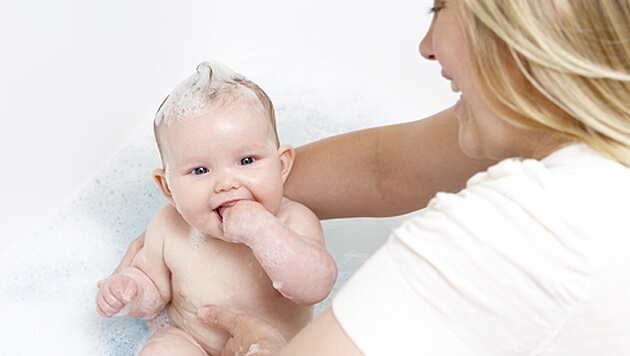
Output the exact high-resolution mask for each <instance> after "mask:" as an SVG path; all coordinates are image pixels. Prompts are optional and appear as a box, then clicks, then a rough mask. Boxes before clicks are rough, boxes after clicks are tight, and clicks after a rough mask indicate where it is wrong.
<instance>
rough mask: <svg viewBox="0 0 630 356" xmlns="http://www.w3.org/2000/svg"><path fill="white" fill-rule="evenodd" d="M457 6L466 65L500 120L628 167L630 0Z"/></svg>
mask: <svg viewBox="0 0 630 356" xmlns="http://www.w3.org/2000/svg"><path fill="white" fill-rule="evenodd" d="M461 4H462V5H463V11H462V13H463V17H464V18H463V19H462V20H463V23H465V24H466V26H467V27H466V30H467V33H468V35H469V36H470V43H471V51H472V53H471V58H473V62H474V63H473V67H472V69H471V70H472V72H473V75H475V76H476V79H477V81H478V83H479V88H480V90H481V91H482V94H483V95H484V96H485V97H486V99H487V100H488V102H489V103H490V104H491V105H493V107H494V109H495V110H496V111H497V112H498V113H499V114H500V115H502V117H504V118H505V119H506V120H508V121H510V122H512V123H514V124H516V125H519V126H521V127H526V128H531V129H538V130H545V131H549V132H553V133H554V134H556V135H557V136H558V138H559V142H562V143H563V144H564V143H568V142H584V143H586V144H588V145H589V146H591V147H592V148H593V149H595V150H597V151H599V152H600V153H602V154H604V155H605V156H607V157H609V158H612V159H614V160H616V161H618V162H621V163H622V164H624V165H626V166H630V105H629V103H630V1H628V0H510V1H503V0H462V2H461Z"/></svg>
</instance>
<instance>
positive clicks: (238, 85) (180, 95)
mask: <svg viewBox="0 0 630 356" xmlns="http://www.w3.org/2000/svg"><path fill="white" fill-rule="evenodd" d="M251 94H255V95H256V98H257V99H258V101H259V103H260V105H261V107H262V109H263V110H264V111H265V113H266V115H267V116H268V118H269V121H270V123H271V127H272V128H273V132H274V135H275V138H276V144H277V145H279V139H278V133H277V128H276V115H275V111H274V108H273V103H272V102H271V99H269V96H267V94H266V93H265V92H264V91H263V90H262V89H261V88H260V87H259V86H258V85H257V84H256V83H254V82H252V81H250V80H249V79H247V78H246V77H244V76H243V75H240V74H238V73H236V72H235V71H233V70H232V69H231V68H229V67H228V66H226V65H224V64H223V63H220V62H216V61H205V62H203V63H201V64H199V65H198V66H197V69H196V71H195V73H194V74H193V75H191V76H190V77H188V78H187V79H186V80H184V81H183V82H181V83H179V84H178V85H177V86H176V87H175V88H174V89H173V91H172V92H171V93H170V94H169V95H168V96H167V97H166V99H164V102H163V103H162V105H160V107H159V108H158V111H157V113H156V114H155V120H154V122H153V129H154V133H155V139H156V141H157V145H158V149H159V151H160V155H162V142H161V133H162V131H163V130H164V128H165V127H170V126H171V125H172V124H173V122H175V121H185V120H190V119H193V118H195V117H198V116H199V115H200V114H201V113H203V112H204V111H207V110H210V109H212V108H213V107H216V106H221V105H227V104H229V103H230V101H235V100H237V99H239V98H243V97H245V96H251ZM163 163H164V162H163Z"/></svg>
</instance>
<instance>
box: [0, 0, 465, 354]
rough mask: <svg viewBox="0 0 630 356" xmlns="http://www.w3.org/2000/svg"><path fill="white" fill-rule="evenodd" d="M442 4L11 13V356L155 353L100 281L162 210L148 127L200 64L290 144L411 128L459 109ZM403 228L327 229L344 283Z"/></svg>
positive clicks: (4, 139)
mask: <svg viewBox="0 0 630 356" xmlns="http://www.w3.org/2000/svg"><path fill="white" fill-rule="evenodd" d="M430 5H431V4H430V3H429V2H427V3H426V4H422V3H419V2H418V1H415V0H404V1H397V2H395V3H390V2H378V1H376V2H374V1H372V2H366V1H364V0H345V1H343V2H339V1H337V0H322V1H318V2H303V3H300V4H298V3H297V2H295V1H294V0H274V1H266V2H259V1H248V0H234V1H224V2H214V1H204V0H182V1H177V2H168V1H166V2H164V1H162V2H155V1H149V0H139V1H134V2H128V1H124V0H112V1H108V2H94V3H92V2H72V1H70V2H60V1H54V0H53V1H48V0H46V1H45V0H31V1H27V2H6V4H4V3H3V4H1V5H0V10H1V11H0V31H2V32H6V33H11V36H0V37H1V38H0V64H1V65H0V78H2V87H1V88H0V90H1V91H0V95H1V96H2V97H1V98H0V100H1V101H2V105H0V119H1V120H2V125H3V130H0V145H1V146H2V147H1V148H2V149H0V162H3V174H2V175H0V190H1V191H0V192H1V193H0V195H1V196H2V197H3V200H4V202H5V204H3V205H0V209H1V210H0V216H1V217H2V223H1V224H0V271H1V272H2V273H0V318H1V320H2V324H0V354H3V355H4V354H6V355H42V354H45V355H132V354H134V353H135V350H136V349H137V347H138V346H139V345H142V344H143V343H144V340H145V339H146V337H147V336H148V331H147V329H146V327H145V326H144V323H143V322H140V321H135V320H128V319H124V318H118V319H106V318H102V317H100V316H98V315H97V313H96V310H95V303H94V297H95V294H96V291H97V289H96V281H97V280H99V279H101V278H104V277H106V276H107V275H108V274H109V273H110V272H111V270H112V269H113V268H114V267H115V266H116V265H117V263H118V262H119V260H120V258H121V257H122V255H123V254H124V252H125V250H126V248H127V245H128V243H129V242H130V240H131V239H132V238H134V237H135V236H136V235H137V234H138V233H140V232H141V231H143V230H144V228H145V227H146V224H147V222H148V220H149V219H150V217H151V215H152V214H153V212H154V211H155V210H156V209H157V208H158V207H159V206H161V205H162V204H163V203H164V202H165V200H164V198H162V197H161V194H160V193H159V191H158V190H157V188H156V187H155V185H154V183H153V181H152V179H151V175H150V173H151V170H152V169H153V168H155V167H157V165H158V158H157V151H156V149H155V148H154V144H153V141H152V135H151V126H150V125H151V116H152V115H153V113H154V112H155V110H156V108H157V105H159V103H160V102H161V101H162V99H163V97H164V96H165V95H166V94H167V93H168V92H169V91H170V90H171V89H172V87H173V86H174V85H175V84H176V83H177V82H178V81H180V80H182V79H184V78H185V77H186V76H188V75H189V74H190V73H191V72H192V70H193V69H194V66H195V65H196V64H197V63H199V62H201V61H202V60H205V59H208V58H214V59H218V60H221V61H224V62H225V63H226V64H228V65H230V66H232V67H233V68H234V69H235V70H237V71H239V72H242V73H243V74H245V75H247V76H248V77H250V78H251V79H252V80H254V81H256V82H257V83H258V84H260V85H261V86H262V87H263V88H264V89H265V90H266V91H267V93H268V94H269V95H270V96H271V98H272V100H273V101H274V104H275V105H276V109H277V114H278V115H277V116H278V122H279V133H280V138H281V141H282V142H283V143H291V144H293V145H295V146H298V145H300V144H304V143H306V142H309V141H311V140H315V139H319V138H323V137H325V136H329V135H332V134H336V133H341V132H344V131H348V130H353V129H357V128H362V127H366V126H374V125H380V124H388V123H395V122H401V121H409V120H413V119H417V118H420V117H423V116H426V115H429V114H431V113H434V112H437V111H439V110H441V109H444V108H445V107H446V106H447V105H449V104H450V103H451V102H452V101H453V96H452V95H451V94H449V92H450V90H449V88H448V83H447V82H446V81H444V80H442V79H441V78H440V74H439V68H438V66H437V65H435V64H428V63H427V62H424V61H423V60H422V59H421V58H420V56H419V54H418V52H417V45H418V43H419V41H420V39H421V36H422V32H423V31H424V29H426V28H427V27H428V23H429V21H430V17H429V16H427V15H425V13H424V12H425V10H424V8H423V7H424V6H426V7H429V6H430ZM59 14H62V15H59ZM226 15H229V16H226ZM236 15H237V16H236ZM165 24H168V26H165ZM134 130H136V131H135V133H134ZM129 136H132V137H131V139H129V140H128V141H127V142H126V143H124V144H123V142H125V138H127V137H129ZM108 157H109V160H108ZM104 162H106V163H104ZM99 167H101V168H100V169H99ZM86 181H87V184H85V182H86ZM80 186H83V187H82V188H81V189H79V190H78V192H76V191H77V189H78V188H79V187H80ZM73 192H76V193H73ZM62 201H65V203H64V205H63V206H62V207H61V208H59V209H58V210H56V212H55V213H53V214H52V216H51V217H50V218H49V219H47V220H46V221H45V222H44V223H43V225H41V223H40V221H42V220H43V218H44V217H45V216H48V215H50V214H51V211H54V209H55V208H56V207H57V206H58V204H59V203H60V202H62ZM7 202H10V204H7ZM399 221H400V218H398V219H350V220H339V221H326V222H324V224H323V225H324V229H325V234H326V239H327V245H328V249H329V250H330V251H331V253H332V255H333V257H335V259H336V260H337V262H338V264H339V267H340V278H339V284H342V283H343V282H344V281H345V279H346V278H347V277H348V276H349V275H350V274H351V272H352V271H353V270H354V269H355V268H356V267H358V265H360V264H361V263H362V262H363V261H364V260H365V258H366V257H367V256H368V255H370V254H371V253H372V252H373V251H374V250H375V249H376V248H377V247H378V246H379V245H380V244H382V243H383V241H384V240H385V239H386V238H387V235H388V233H389V231H390V230H391V229H392V228H393V227H394V226H396V225H398V223H399ZM37 226H39V227H37ZM25 231H31V233H28V234H27V233H25ZM22 236H25V237H22ZM19 237H22V238H19ZM9 246H11V248H10V249H9V248H8V247H9ZM325 305H326V303H325V304H323V305H322V306H321V307H320V308H319V309H320V310H321V308H323V306H325Z"/></svg>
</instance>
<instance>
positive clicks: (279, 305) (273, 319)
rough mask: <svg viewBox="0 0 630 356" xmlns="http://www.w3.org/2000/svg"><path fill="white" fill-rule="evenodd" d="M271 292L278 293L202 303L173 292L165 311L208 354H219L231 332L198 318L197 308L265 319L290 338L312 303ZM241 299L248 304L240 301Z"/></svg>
mask: <svg viewBox="0 0 630 356" xmlns="http://www.w3.org/2000/svg"><path fill="white" fill-rule="evenodd" d="M273 293H276V294H277V296H273V297H271V298H265V297H262V298H261V300H257V301H247V300H242V299H241V300H239V298H236V300H233V301H230V302H226V301H225V300H221V301H217V300H214V301H211V300H208V299H205V300H204V302H203V304H200V303H196V302H191V298H190V297H186V298H180V297H181V296H174V298H173V301H172V302H171V303H170V304H169V305H168V307H167V308H168V315H169V318H170V321H171V324H172V325H173V326H176V327H178V328H180V329H182V330H184V331H186V332H187V333H188V334H189V335H190V336H192V337H193V338H194V339H195V340H196V341H197V342H198V343H199V344H200V345H201V347H203V348H204V349H205V350H206V352H208V353H209V354H210V355H219V354H220V353H221V351H222V350H223V347H224V346H225V343H226V342H227V340H228V339H229V337H230V335H229V334H228V333H227V332H225V331H222V330H217V329H213V328H211V327H209V326H208V325H206V324H204V323H203V322H202V321H201V319H199V317H198V316H197V310H198V309H199V308H200V307H202V306H204V305H215V306H219V307H223V308H226V309H227V310H230V311H233V312H236V313H244V314H249V315H252V316H255V317H257V318H260V319H263V320H266V321H267V322H269V323H270V324H272V325H273V326H274V327H276V328H277V329H278V330H280V332H281V333H282V334H283V336H284V337H285V338H286V339H287V340H290V339H291V338H293V336H295V334H297V332H298V331H300V330H301V329H302V328H303V327H304V326H306V324H308V322H309V321H310V320H311V318H312V307H303V306H299V305H297V304H295V303H293V302H291V301H289V300H287V299H286V298H284V297H282V296H280V294H279V293H277V292H276V291H275V290H274V291H273ZM267 297H268V296H267ZM243 299H247V298H243ZM244 302H246V303H247V305H243V303H244Z"/></svg>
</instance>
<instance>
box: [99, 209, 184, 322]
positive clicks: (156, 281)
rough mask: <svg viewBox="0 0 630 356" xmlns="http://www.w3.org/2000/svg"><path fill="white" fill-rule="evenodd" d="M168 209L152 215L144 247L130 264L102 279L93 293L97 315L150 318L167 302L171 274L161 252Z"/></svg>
mask: <svg viewBox="0 0 630 356" xmlns="http://www.w3.org/2000/svg"><path fill="white" fill-rule="evenodd" d="M169 209H172V208H170V207H168V206H167V207H164V208H162V209H160V211H158V212H157V213H156V214H155V215H154V216H153V218H152V219H151V222H150V223H149V226H148V227H147V231H146V236H145V239H144V246H143V247H142V248H141V249H140V251H138V254H137V255H136V257H135V258H134V259H133V261H132V262H131V265H130V266H127V267H123V268H122V269H121V270H120V271H119V272H118V273H117V274H114V275H112V276H110V277H109V278H107V279H106V280H105V281H103V282H102V284H101V285H100V288H99V291H98V294H97V296H96V303H97V310H98V313H99V314H101V315H103V316H106V317H111V316H113V315H116V314H119V315H125V316H128V317H131V318H143V319H149V318H152V317H153V316H155V315H156V314H157V313H158V312H159V311H160V310H162V308H164V306H165V305H166V304H167V303H168V302H169V301H170V299H171V288H170V275H169V270H168V268H167V267H166V265H165V263H164V255H163V251H164V248H163V247H164V236H165V233H168V227H167V225H168V223H169V219H170V218H171V217H170V216H169V215H171V214H172V212H169V211H168V210H169ZM173 210H174V209H173Z"/></svg>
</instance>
